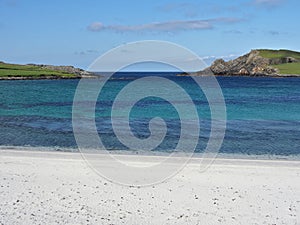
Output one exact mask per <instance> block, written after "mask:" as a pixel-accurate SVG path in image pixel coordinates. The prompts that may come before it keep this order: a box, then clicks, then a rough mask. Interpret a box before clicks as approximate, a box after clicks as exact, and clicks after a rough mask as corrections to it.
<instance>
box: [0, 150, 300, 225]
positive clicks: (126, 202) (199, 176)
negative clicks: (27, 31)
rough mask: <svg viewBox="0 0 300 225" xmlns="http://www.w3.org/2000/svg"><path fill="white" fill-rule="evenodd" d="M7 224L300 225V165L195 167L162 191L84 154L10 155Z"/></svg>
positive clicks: (3, 181)
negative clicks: (108, 175)
mask: <svg viewBox="0 0 300 225" xmlns="http://www.w3.org/2000/svg"><path fill="white" fill-rule="evenodd" d="M124 157H125V156H124ZM126 157H127V158H128V157H129V158H130V157H131V158H132V160H134V159H135V158H134V157H135V156H134V155H132V156H126ZM157 157H158V156H157ZM142 159H143V160H145V162H146V161H149V159H151V158H150V157H149V156H144V157H142ZM139 160H141V158H139ZM139 162H140V163H143V162H141V161H139ZM105 163H107V164H108V165H109V162H105ZM112 169H114V168H112ZM0 224H5V225H6V224H289V225H290V224H300V161H288V160H282V161H280V160H246V159H217V160H215V161H214V163H213V164H212V165H211V166H210V167H209V168H208V169H207V170H206V171H205V172H200V170H199V160H198V159H193V160H192V161H191V162H190V163H189V164H188V165H187V166H186V167H185V168H184V169H183V170H182V171H181V172H179V173H178V174H177V175H175V176H174V177H172V178H171V179H169V180H167V181H164V182H163V183H161V184H157V185H151V186H148V187H128V186H122V185H118V184H115V183H111V182H109V181H107V180H106V179H104V178H102V177H101V176H99V175H98V174H97V173H95V171H94V170H93V169H92V168H91V167H90V166H89V165H88V164H87V163H86V162H85V161H84V160H83V158H82V157H81V155H80V154H79V153H64V152H37V151H16V150H4V149H2V150H1V151H0Z"/></svg>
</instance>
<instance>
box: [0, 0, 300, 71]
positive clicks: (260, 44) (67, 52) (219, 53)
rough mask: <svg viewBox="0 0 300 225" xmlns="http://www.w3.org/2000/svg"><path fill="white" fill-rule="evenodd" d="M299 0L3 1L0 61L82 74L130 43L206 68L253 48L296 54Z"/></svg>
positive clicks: (0, 5)
mask: <svg viewBox="0 0 300 225" xmlns="http://www.w3.org/2000/svg"><path fill="white" fill-rule="evenodd" d="M299 8H300V1H298V0H245V1H237V0H231V1H213V0H203V1H197V0H191V1H171V0H160V1H157V0H152V1H146V0H145V1H141V0H139V1H137V0H128V1H115V0H110V1H100V0H76V1H74V0H73V1H70V0H63V1H62V0H60V1H58V0H51V1H37V0H26V1H25V0H0V61H5V62H10V63H21V64H26V63H38V64H54V65H74V66H76V67H81V68H83V69H86V68H88V66H89V65H90V64H91V63H92V62H93V61H94V60H95V59H96V58H97V57H99V56H100V55H102V54H104V53H105V52H107V51H109V50H110V49H112V48H114V47H116V46H119V45H122V44H126V43H129V42H134V41H141V40H163V41H171V42H174V43H176V44H179V45H182V46H184V47H186V48H188V49H190V50H192V51H193V52H195V53H196V54H198V55H199V56H200V57H201V58H203V59H204V60H206V62H208V63H210V62H211V61H212V60H214V59H215V58H224V59H231V58H235V57H237V56H239V55H241V54H244V53H246V52H249V51H250V50H251V49H257V48H272V49H292V50H296V51H300V41H299V37H300V29H299V27H298V26H299V25H298V24H299V19H300V16H299V13H298V10H299Z"/></svg>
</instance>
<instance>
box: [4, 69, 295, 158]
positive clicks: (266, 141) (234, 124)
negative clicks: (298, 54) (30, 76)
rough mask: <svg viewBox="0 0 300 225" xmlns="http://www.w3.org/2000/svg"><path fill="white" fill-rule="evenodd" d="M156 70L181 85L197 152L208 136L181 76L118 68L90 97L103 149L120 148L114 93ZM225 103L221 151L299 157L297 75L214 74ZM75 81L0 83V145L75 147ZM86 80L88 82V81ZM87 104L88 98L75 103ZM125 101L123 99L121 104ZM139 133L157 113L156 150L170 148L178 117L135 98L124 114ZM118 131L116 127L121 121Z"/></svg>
mask: <svg viewBox="0 0 300 225" xmlns="http://www.w3.org/2000/svg"><path fill="white" fill-rule="evenodd" d="M148 75H163V76H164V77H167V78H169V79H171V80H173V81H175V82H176V83H177V84H179V85H180V86H181V87H183V88H184V89H185V90H186V91H187V92H188V94H189V95H190V96H191V97H192V99H193V100H194V103H195V104H196V106H197V110H198V114H199V117H200V127H201V131H200V137H199V144H198V146H197V148H196V151H197V152H201V151H203V149H204V148H205V146H206V143H207V140H208V137H209V134H210V110H209V107H208V103H207V100H206V98H205V96H204V94H203V93H202V92H201V90H199V88H198V86H197V85H196V84H195V83H194V82H193V80H192V79H191V78H189V77H176V76H174V74H171V73H165V74H151V73H127V74H124V73H120V74H117V75H115V77H114V78H115V79H112V80H110V81H109V82H108V83H107V84H106V85H105V87H104V89H103V92H101V95H100V96H99V98H98V102H97V107H96V124H97V129H98V133H99V135H100V137H101V139H102V141H103V143H104V144H105V146H106V148H108V149H112V150H114V149H124V150H126V149H127V148H126V146H124V145H123V144H122V143H120V142H119V141H118V139H117V138H116V136H115V135H114V131H113V129H112V126H111V120H110V115H111V106H112V103H113V101H114V98H115V97H116V95H117V94H118V93H119V91H120V90H121V89H122V88H123V87H125V86H126V85H127V84H129V83H130V82H131V81H133V80H135V79H136V78H137V77H140V76H148ZM217 79H218V81H219V84H220V86H221V87H222V91H223V94H224V98H225V102H226V108H227V129H226V134H225V139H224V142H223V145H222V148H221V149H220V152H223V153H238V154H240V153H243V154H256V155H257V154H275V155H295V154H300V79H297V78H282V79H278V78H277V79H276V78H247V77H218V78H217ZM78 82H79V80H24V81H0V128H1V129H0V145H2V146H45V147H54V146H56V147H61V148H64V147H68V148H76V146H77V145H76V142H75V139H74V134H73V130H72V104H73V98H74V93H75V90H76V87H77V84H78ZM91 82H93V81H92V80H91ZM84 104H87V105H88V104H89V102H86V103H83V106H84ZM124 104H125V103H124ZM130 116H131V117H130V125H131V128H132V130H133V132H134V134H135V135H136V136H137V137H139V138H146V137H148V136H149V135H150V133H149V129H148V123H149V120H150V119H151V118H153V117H156V116H159V117H161V118H163V119H164V120H165V122H166V124H167V128H168V130H167V134H166V137H165V139H164V141H163V142H162V144H161V145H159V146H158V147H157V149H155V150H156V151H167V150H170V149H173V148H175V147H176V145H177V143H178V139H179V136H180V120H179V116H178V114H177V112H176V110H175V108H174V107H173V106H172V105H171V104H170V103H169V102H167V101H165V100H164V99H161V98H150V97H149V98H145V99H143V100H141V101H139V102H138V103H137V104H136V105H135V106H134V107H133V108H132V111H131V114H130ZM119 128H120V129H122V121H120V124H119Z"/></svg>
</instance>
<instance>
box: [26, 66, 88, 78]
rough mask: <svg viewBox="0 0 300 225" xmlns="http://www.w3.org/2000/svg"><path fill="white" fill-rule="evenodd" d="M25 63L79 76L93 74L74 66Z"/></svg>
mask: <svg viewBox="0 0 300 225" xmlns="http://www.w3.org/2000/svg"><path fill="white" fill-rule="evenodd" d="M27 65H32V66H38V67H41V68H43V69H48V70H54V71H62V72H66V73H70V74H75V75H78V76H79V77H90V76H93V73H91V72H88V71H86V70H83V69H80V68H76V67H74V66H53V65H43V64H27Z"/></svg>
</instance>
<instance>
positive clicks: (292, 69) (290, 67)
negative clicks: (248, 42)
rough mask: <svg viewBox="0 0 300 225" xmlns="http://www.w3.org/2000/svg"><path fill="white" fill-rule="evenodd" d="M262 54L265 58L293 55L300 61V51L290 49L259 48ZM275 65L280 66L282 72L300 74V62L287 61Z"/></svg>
mask: <svg viewBox="0 0 300 225" xmlns="http://www.w3.org/2000/svg"><path fill="white" fill-rule="evenodd" d="M259 52H260V55H261V56H262V57H264V58H269V59H274V58H284V57H293V58H295V59H297V60H298V61H300V52H295V51H290V50H268V49H261V50H259ZM273 67H275V68H278V69H279V71H280V74H299V75H300V62H297V63H285V64H279V65H273Z"/></svg>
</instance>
